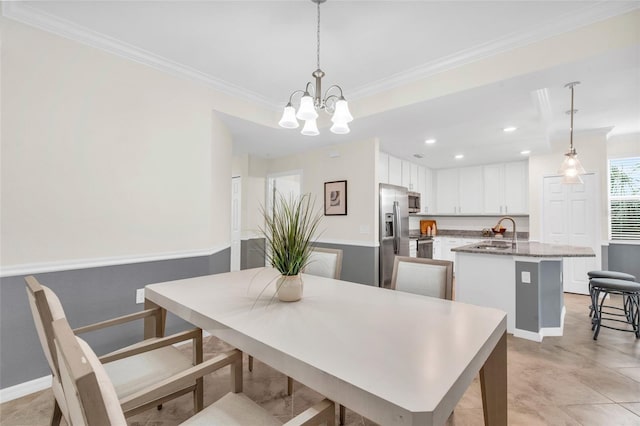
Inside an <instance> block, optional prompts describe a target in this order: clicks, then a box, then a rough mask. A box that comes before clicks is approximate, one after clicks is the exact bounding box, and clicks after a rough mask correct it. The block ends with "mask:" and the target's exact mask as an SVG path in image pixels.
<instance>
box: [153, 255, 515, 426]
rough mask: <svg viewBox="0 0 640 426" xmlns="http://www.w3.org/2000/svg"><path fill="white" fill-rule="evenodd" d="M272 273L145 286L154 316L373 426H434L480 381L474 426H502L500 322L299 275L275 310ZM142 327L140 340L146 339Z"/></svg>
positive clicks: (433, 301)
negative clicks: (297, 294) (289, 296)
mask: <svg viewBox="0 0 640 426" xmlns="http://www.w3.org/2000/svg"><path fill="white" fill-rule="evenodd" d="M278 277H279V273H278V272H277V271H276V270H275V269H272V268H269V267H264V268H255V269H246V270H242V271H234V272H226V273H220V274H215V275H207V276H200V277H195V278H187V279H181V280H176V281H170V282H162V283H157V284H149V285H147V286H146V287H145V305H146V307H147V308H151V307H160V308H162V309H164V310H166V311H168V312H171V313H173V314H175V315H177V316H178V317H180V318H182V319H183V320H185V321H187V322H189V323H191V324H194V325H195V326H197V327H200V328H202V329H203V330H205V331H206V332H208V333H210V334H211V335H213V336H216V337H217V338H219V339H221V340H223V341H224V342H226V343H228V344H230V345H232V346H234V347H236V348H237V349H239V350H241V351H243V352H245V353H247V354H249V355H252V356H253V357H255V358H256V359H259V360H260V361H262V362H264V363H266V364H268V365H270V366H271V367H273V368H274V369H276V370H278V371H280V372H282V373H284V374H286V375H287V376H289V377H291V378H293V379H295V380H296V381H298V382H300V383H302V384H303V385H305V386H308V387H309V388H311V389H313V390H315V391H316V392H318V393H320V394H322V395H324V396H325V397H327V398H329V399H331V400H332V401H334V402H335V403H336V404H342V405H344V406H346V407H347V408H349V409H350V410H353V411H355V412H357V413H359V414H361V415H362V416H364V417H366V418H367V419H369V420H371V421H373V422H376V423H378V424H381V425H441V424H444V423H445V422H446V421H447V418H448V417H449V416H450V415H451V413H452V412H453V410H454V408H455V406H456V404H457V403H458V401H459V400H460V399H461V398H462V396H463V394H464V393H465V392H466V390H467V388H468V387H469V385H470V384H471V383H472V382H473V380H474V379H475V378H476V377H477V375H478V374H479V375H480V385H481V392H482V402H483V411H484V420H485V424H486V425H491V426H502V425H507V340H506V313H505V312H503V311H500V310H497V309H493V308H487V307H480V306H475V305H469V304H465V303H460V302H455V301H450V300H442V299H438V298H432V297H426V296H421V295H416V294H410V293H405V292H401V291H395V290H389V289H384V288H378V287H374V286H369V285H364V284H358V283H352V282H348V281H341V280H336V279H330V278H324V277H319V276H313V275H308V274H302V280H303V283H304V284H303V285H304V291H303V297H302V299H301V300H299V301H297V302H280V301H279V300H278V298H277V295H276V282H277V278H278ZM157 330H158V329H155V328H154V327H153V326H152V324H151V323H146V324H145V334H146V337H151V336H153V335H155V334H157V333H158V331H157Z"/></svg>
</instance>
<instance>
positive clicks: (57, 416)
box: [51, 399, 62, 426]
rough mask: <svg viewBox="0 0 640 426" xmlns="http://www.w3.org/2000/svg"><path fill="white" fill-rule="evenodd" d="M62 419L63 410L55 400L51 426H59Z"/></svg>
mask: <svg viewBox="0 0 640 426" xmlns="http://www.w3.org/2000/svg"><path fill="white" fill-rule="evenodd" d="M61 419H62V410H60V406H59V405H58V401H56V400H55V399H54V400H53V415H52V416H51V426H59V425H60V420H61Z"/></svg>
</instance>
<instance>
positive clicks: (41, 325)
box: [25, 276, 69, 423]
mask: <svg viewBox="0 0 640 426" xmlns="http://www.w3.org/2000/svg"><path fill="white" fill-rule="evenodd" d="M25 281H26V283H27V298H28V299H29V306H30V307H31V315H33V322H34V324H35V325H36V331H37V332H38V338H39V339H40V346H42V351H43V352H44V356H45V357H46V358H47V362H48V363H49V368H50V369H51V375H52V380H51V388H52V390H53V396H54V397H55V399H56V402H57V404H58V407H60V412H61V413H62V416H63V417H64V418H65V420H69V410H68V408H67V404H66V401H65V398H64V395H63V391H62V384H61V383H60V371H59V368H58V357H57V354H56V347H55V345H54V343H53V325H52V323H53V321H54V320H57V319H61V318H65V315H64V310H63V309H62V305H61V304H60V299H58V296H56V295H55V293H54V292H53V291H51V289H49V288H48V287H45V286H43V285H40V283H39V282H38V280H37V279H36V278H35V277H33V276H28V277H26V278H25ZM67 423H69V422H67Z"/></svg>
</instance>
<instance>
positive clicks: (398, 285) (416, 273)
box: [391, 256, 453, 300]
mask: <svg viewBox="0 0 640 426" xmlns="http://www.w3.org/2000/svg"><path fill="white" fill-rule="evenodd" d="M391 289H393V290H399V291H405V292H407V293H415V294H422V295H424V296H431V297H438V298H440V299H448V300H451V299H452V291H453V262H451V261H449V260H433V259H424V258H419V257H406V256H396V258H395V261H394V262H393V274H392V276H391Z"/></svg>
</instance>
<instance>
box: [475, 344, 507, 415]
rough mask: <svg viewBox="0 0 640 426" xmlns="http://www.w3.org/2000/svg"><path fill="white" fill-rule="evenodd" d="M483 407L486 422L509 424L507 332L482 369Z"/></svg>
mask: <svg viewBox="0 0 640 426" xmlns="http://www.w3.org/2000/svg"><path fill="white" fill-rule="evenodd" d="M480 387H481V389H482V409H483V411H484V424H485V425H491V426H506V425H507V334H506V333H504V334H503V335H502V337H501V338H500V340H499V341H498V344H497V345H496V347H495V348H494V349H493V352H491V355H489V358H487V361H486V362H485V363H484V365H483V366H482V368H481V369H480Z"/></svg>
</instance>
